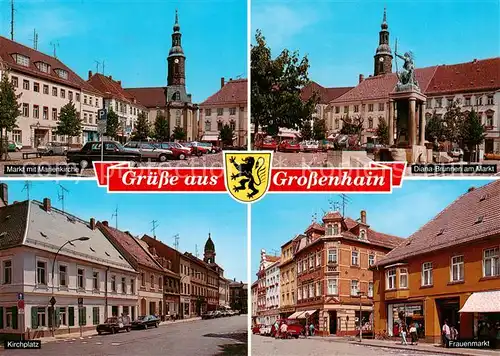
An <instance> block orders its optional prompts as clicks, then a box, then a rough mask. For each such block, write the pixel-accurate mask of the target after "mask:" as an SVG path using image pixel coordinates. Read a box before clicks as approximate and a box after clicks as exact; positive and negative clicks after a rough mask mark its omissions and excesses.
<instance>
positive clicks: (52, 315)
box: [48, 307, 54, 328]
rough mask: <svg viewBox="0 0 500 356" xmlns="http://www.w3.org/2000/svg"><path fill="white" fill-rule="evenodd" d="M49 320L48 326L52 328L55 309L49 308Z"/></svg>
mask: <svg viewBox="0 0 500 356" xmlns="http://www.w3.org/2000/svg"><path fill="white" fill-rule="evenodd" d="M48 315H49V320H48V325H49V328H51V327H52V321H53V320H54V307H49V314H48Z"/></svg>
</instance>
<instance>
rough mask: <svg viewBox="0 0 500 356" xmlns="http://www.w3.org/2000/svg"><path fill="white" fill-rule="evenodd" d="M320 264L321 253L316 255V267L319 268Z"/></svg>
mask: <svg viewBox="0 0 500 356" xmlns="http://www.w3.org/2000/svg"><path fill="white" fill-rule="evenodd" d="M320 264H321V252H318V253H317V254H316V266H319V265H320Z"/></svg>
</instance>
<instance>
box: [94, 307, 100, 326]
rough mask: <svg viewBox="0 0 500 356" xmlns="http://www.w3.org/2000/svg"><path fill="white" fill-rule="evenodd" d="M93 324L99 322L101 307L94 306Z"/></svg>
mask: <svg viewBox="0 0 500 356" xmlns="http://www.w3.org/2000/svg"><path fill="white" fill-rule="evenodd" d="M92 324H93V325H98V324H99V307H92Z"/></svg>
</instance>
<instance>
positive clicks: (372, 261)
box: [368, 254, 375, 267]
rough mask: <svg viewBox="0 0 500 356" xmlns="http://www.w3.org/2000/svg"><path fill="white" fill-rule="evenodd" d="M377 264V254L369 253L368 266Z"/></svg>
mask: <svg viewBox="0 0 500 356" xmlns="http://www.w3.org/2000/svg"><path fill="white" fill-rule="evenodd" d="M374 264H375V255H374V254H369V255H368V266H370V267H371V266H373V265H374Z"/></svg>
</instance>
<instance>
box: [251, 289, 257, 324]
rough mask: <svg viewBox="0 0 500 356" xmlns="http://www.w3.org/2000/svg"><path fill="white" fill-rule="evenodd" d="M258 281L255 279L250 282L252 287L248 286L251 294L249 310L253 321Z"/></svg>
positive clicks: (254, 318)
mask: <svg viewBox="0 0 500 356" xmlns="http://www.w3.org/2000/svg"><path fill="white" fill-rule="evenodd" d="M258 284H259V281H255V282H253V283H252V287H251V288H250V290H251V293H252V296H251V302H252V310H251V315H252V321H253V322H255V321H256V318H257V300H258V297H257V287H258Z"/></svg>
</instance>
